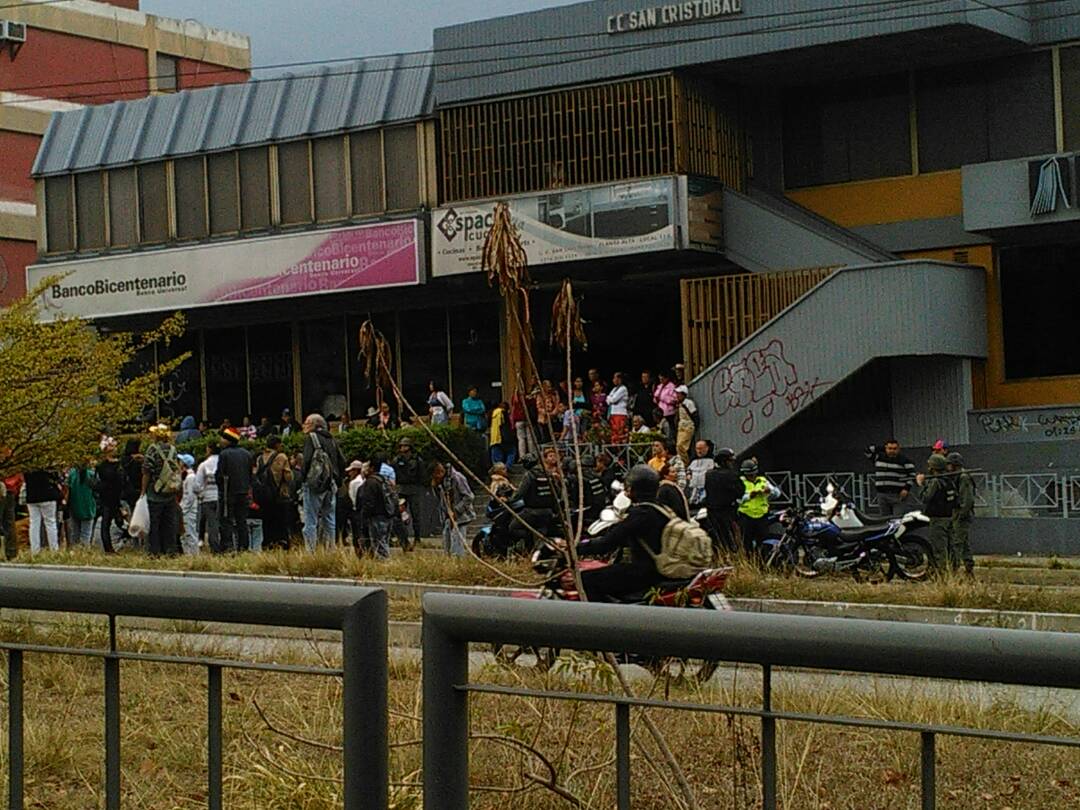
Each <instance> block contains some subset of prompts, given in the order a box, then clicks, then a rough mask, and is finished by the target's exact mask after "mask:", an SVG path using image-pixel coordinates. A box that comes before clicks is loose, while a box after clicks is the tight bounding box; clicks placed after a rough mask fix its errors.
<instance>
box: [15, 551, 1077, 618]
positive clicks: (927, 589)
mask: <svg viewBox="0 0 1080 810" xmlns="http://www.w3.org/2000/svg"><path fill="white" fill-rule="evenodd" d="M19 561H20V562H27V563H29V562H32V563H34V564H51V565H72V566H102V567H112V568H128V569H133V570H138V569H155V570H168V571H210V572H218V573H235V574H255V575H278V576H289V577H295V578H298V579H320V578H327V577H334V578H344V579H354V580H357V581H393V582H422V583H437V584H444V585H483V586H493V587H512V588H521V587H524V586H526V585H531V584H538V577H537V575H536V574H535V573H534V572H533V571H532V569H531V567H530V566H529V564H528V563H527V562H525V561H522V560H510V561H499V562H498V563H497V566H495V567H497V569H498V570H495V567H490V566H486V565H484V564H481V563H479V562H477V561H476V560H475V559H472V558H470V557H466V558H454V557H448V556H446V555H444V554H442V553H439V552H435V551H419V552H414V553H411V554H397V555H395V556H393V557H392V558H391V559H389V560H380V561H377V560H372V559H369V558H358V557H357V556H356V555H355V554H354V553H353V552H352V551H351V550H346V549H331V550H320V551H318V552H316V553H314V554H307V553H305V552H302V551H291V552H284V551H272V552H262V553H259V554H239V555H228V556H212V555H209V554H200V555H197V556H193V557H172V558H157V559H151V558H149V557H147V556H146V555H144V554H141V553H138V552H134V551H126V552H121V553H119V554H109V555H106V554H103V553H101V552H97V551H90V550H85V549H77V550H74V551H68V552H60V553H57V554H48V553H43V554H41V555H39V556H38V557H35V558H34V559H33V560H31V559H30V557H29V556H25V555H24V556H23V557H20V559H19ZM499 571H502V572H504V573H505V574H506V576H502V575H500V573H499ZM1047 573H1049V574H1054V575H1057V574H1063V573H1066V572H1062V571H1059V570H1054V571H1049V572H1047ZM993 579H994V577H992V576H991V575H989V574H986V575H980V576H979V577H977V578H976V579H974V580H971V579H968V578H966V577H963V576H945V577H941V578H938V579H935V580H932V581H929V582H906V581H902V580H895V581H893V582H890V583H885V584H881V585H872V584H867V583H858V582H856V581H854V580H853V579H852V578H850V577H846V576H835V577H822V578H819V579H814V580H805V579H801V578H798V577H789V576H776V575H774V574H771V573H766V572H762V571H760V570H757V569H756V568H754V567H753V566H752V565H747V564H745V563H742V564H739V565H738V566H737V570H736V574H735V576H734V577H732V579H731V581H730V583H729V586H728V589H727V593H728V595H729V596H732V597H745V598H760V599H797V600H799V599H802V600H811V601H827V602H855V603H861V604H867V603H875V604H898V605H920V606H925V607H944V608H968V609H986V610H1003V611H1033V612H1043V613H1072V614H1080V587H1068V586H1063V585H1061V584H1050V585H1039V584H1028V585H1020V584H1016V583H1012V582H999V581H993ZM395 601H396V600H395ZM411 601H413V602H415V600H411ZM418 616H419V612H418V608H417V606H414V607H413V608H405V607H401V608H400V609H398V612H397V613H396V615H395V616H394V618H400V619H405V618H408V619H415V618H418Z"/></svg>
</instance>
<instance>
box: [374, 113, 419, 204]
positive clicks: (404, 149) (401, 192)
mask: <svg viewBox="0 0 1080 810" xmlns="http://www.w3.org/2000/svg"><path fill="white" fill-rule="evenodd" d="M383 137H384V145H385V149H386V174H387V176H388V177H393V178H394V182H393V183H390V184H389V185H387V187H386V208H387V210H388V211H401V210H405V209H409V208H419V207H420V171H419V169H418V168H417V165H416V163H417V152H416V127H415V126H412V125H410V126H407V127H395V128H393V129H388V130H386V132H385V133H384V136H383Z"/></svg>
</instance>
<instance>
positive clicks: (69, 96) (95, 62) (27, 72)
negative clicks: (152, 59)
mask: <svg viewBox="0 0 1080 810" xmlns="http://www.w3.org/2000/svg"><path fill="white" fill-rule="evenodd" d="M146 67H147V65H146V52H145V51H143V50H140V49H138V48H135V47H129V46H125V45H119V44H116V43H108V42H102V41H99V40H95V39H87V38H85V37H80V36H77V35H73V34H65V33H58V32H55V31H46V30H41V29H37V28H31V29H30V30H29V31H28V35H27V39H26V44H25V45H24V46H23V47H22V49H21V50H20V51H19V55H18V57H17V58H16V59H15V61H14V62H11V63H9V64H5V65H4V69H3V70H2V71H0V90H16V91H18V92H20V93H26V94H29V95H33V96H37V97H40V98H58V99H65V100H69V101H75V102H78V103H81V104H103V103H105V102H108V101H115V100H117V99H126V98H139V97H141V96H145V95H146V92H147V83H146V75H147V70H146ZM124 76H127V77H133V78H129V79H121V78H120V77H124Z"/></svg>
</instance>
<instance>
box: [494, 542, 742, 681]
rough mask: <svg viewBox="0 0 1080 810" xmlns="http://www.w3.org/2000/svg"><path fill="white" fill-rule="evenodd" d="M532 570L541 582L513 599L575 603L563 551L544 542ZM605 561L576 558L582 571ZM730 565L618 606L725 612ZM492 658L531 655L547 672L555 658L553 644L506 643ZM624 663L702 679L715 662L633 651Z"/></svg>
mask: <svg viewBox="0 0 1080 810" xmlns="http://www.w3.org/2000/svg"><path fill="white" fill-rule="evenodd" d="M532 559H533V569H534V570H535V571H536V572H537V573H539V574H542V575H543V576H545V577H547V579H546V580H545V582H544V584H543V585H541V586H540V588H539V589H538V590H535V591H515V592H514V593H513V598H516V599H562V600H565V601H568V602H578V601H581V595H580V594H579V593H578V590H577V584H576V582H575V580H574V574H573V572H572V571H571V570H570V566H569V562H568V559H567V556H566V554H565V553H564V552H563V551H562V550H560V549H558V548H556V547H555V546H554V545H552V544H550V543H547V544H544V545H542V546H540V547H539V548H537V550H536V551H535V552H534V553H533V558H532ZM610 564H611V563H610V562H605V561H601V560H592V559H585V560H581V561H579V566H580V568H581V570H582V571H589V570H595V569H597V568H602V567H605V566H607V565H610ZM731 572H732V568H730V567H724V568H709V569H706V570H704V571H701V572H700V573H698V574H697V576H694V577H692V578H690V579H681V580H666V581H664V582H661V583H659V584H657V585H655V586H653V587H651V588H649V589H648V590H646V591H641V592H639V593H634V594H627V595H626V596H624V597H622V598H620V599H619V600H618V601H619V604H626V605H642V606H649V607H677V608H691V609H695V610H730V609H731V606H730V605H729V604H728V601H727V599H726V598H725V597H724V595H723V589H724V585H725V584H726V583H727V580H728V577H729V576H730V575H731ZM493 651H494V653H495V657H496V659H497V660H499V661H501V662H502V663H505V664H513V663H515V662H516V661H517V660H518V659H519V657H520V656H522V655H528V656H532V657H534V658H535V659H536V666H537V667H538V668H540V669H543V670H547V669H549V668H550V667H551V666H552V665H553V664H554V663H555V660H556V659H557V658H558V656H559V651H558V650H557V649H554V648H540V649H537V648H532V647H520V646H516V645H508V644H496V645H495V646H494V649H493ZM621 660H622V661H623V662H624V663H630V664H637V665H638V666H641V667H644V668H646V669H648V670H649V671H650V672H653V673H654V674H660V673H661V672H665V673H667V674H669V675H671V674H676V673H677V674H679V675H681V676H683V677H688V678H693V679H696V680H698V681H700V682H705V681H707V680H709V678H711V677H712V676H713V673H715V672H716V668H717V666H718V664H719V662H718V661H705V660H700V661H683V660H675V659H669V658H654V657H646V656H637V655H627V656H622V658H621Z"/></svg>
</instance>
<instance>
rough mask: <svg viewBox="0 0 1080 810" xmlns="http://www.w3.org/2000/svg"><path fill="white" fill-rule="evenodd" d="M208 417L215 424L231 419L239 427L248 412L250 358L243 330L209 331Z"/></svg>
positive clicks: (206, 340) (205, 338)
mask: <svg viewBox="0 0 1080 810" xmlns="http://www.w3.org/2000/svg"><path fill="white" fill-rule="evenodd" d="M203 346H204V347H205V350H206V415H207V417H208V418H209V419H210V422H211V423H212V424H215V425H218V424H221V420H222V419H229V420H231V421H232V423H233V424H234V425H239V424H240V420H241V419H242V418H243V417H244V414H246V413H247V412H248V395H247V356H246V350H245V348H244V329H243V327H237V328H231V329H207V330H206V331H205V332H204V333H203Z"/></svg>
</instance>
